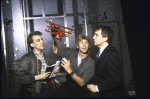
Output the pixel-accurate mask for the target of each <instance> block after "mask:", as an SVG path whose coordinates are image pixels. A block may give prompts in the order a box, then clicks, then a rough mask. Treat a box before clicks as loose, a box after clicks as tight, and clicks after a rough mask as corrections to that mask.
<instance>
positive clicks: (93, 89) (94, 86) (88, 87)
mask: <svg viewBox="0 0 150 99" xmlns="http://www.w3.org/2000/svg"><path fill="white" fill-rule="evenodd" d="M87 89H89V90H90V91H92V92H97V91H96V85H93V84H89V85H87Z"/></svg>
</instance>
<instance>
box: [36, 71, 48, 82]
mask: <svg viewBox="0 0 150 99" xmlns="http://www.w3.org/2000/svg"><path fill="white" fill-rule="evenodd" d="M50 74H51V72H46V73H42V74H39V75H36V76H35V80H43V79H46V78H47V77H49V75H50Z"/></svg>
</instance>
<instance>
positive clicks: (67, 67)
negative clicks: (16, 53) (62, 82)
mask: <svg viewBox="0 0 150 99" xmlns="http://www.w3.org/2000/svg"><path fill="white" fill-rule="evenodd" d="M61 62H62V63H61V66H62V67H63V68H64V69H65V71H66V72H68V73H69V74H70V73H71V72H72V69H71V67H70V59H69V60H67V59H66V58H62V60H61Z"/></svg>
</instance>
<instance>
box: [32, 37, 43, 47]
mask: <svg viewBox="0 0 150 99" xmlns="http://www.w3.org/2000/svg"><path fill="white" fill-rule="evenodd" d="M32 40H33V43H31V44H30V45H31V46H32V47H33V49H34V50H43V49H44V43H43V38H42V37H41V36H40V35H33V36H32Z"/></svg>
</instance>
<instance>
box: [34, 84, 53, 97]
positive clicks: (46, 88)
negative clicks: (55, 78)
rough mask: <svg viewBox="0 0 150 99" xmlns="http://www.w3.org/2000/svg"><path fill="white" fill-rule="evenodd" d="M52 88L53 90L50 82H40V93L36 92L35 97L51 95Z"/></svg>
mask: <svg viewBox="0 0 150 99" xmlns="http://www.w3.org/2000/svg"><path fill="white" fill-rule="evenodd" d="M52 90H53V86H52V84H50V83H47V84H44V83H41V90H40V93H39V94H37V95H36V96H35V97H37V98H43V97H51V95H52Z"/></svg>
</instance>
